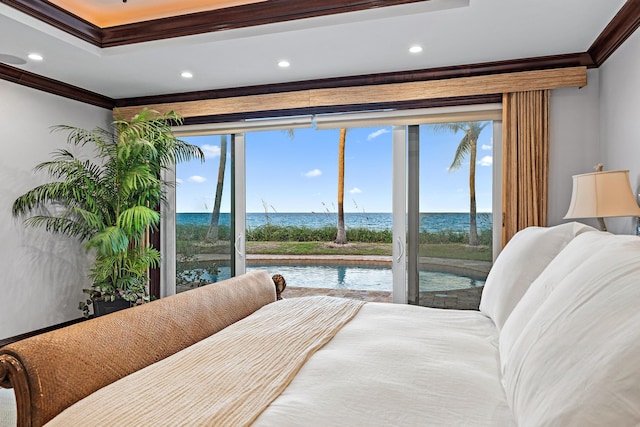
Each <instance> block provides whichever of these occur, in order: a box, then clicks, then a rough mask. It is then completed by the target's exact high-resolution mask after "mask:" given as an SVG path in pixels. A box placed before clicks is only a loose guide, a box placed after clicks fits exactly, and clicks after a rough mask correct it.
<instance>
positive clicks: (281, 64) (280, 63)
mask: <svg viewBox="0 0 640 427" xmlns="http://www.w3.org/2000/svg"><path fill="white" fill-rule="evenodd" d="M289 66H291V64H290V63H289V61H285V60H282V61H280V62H278V67H280V68H287V67H289Z"/></svg>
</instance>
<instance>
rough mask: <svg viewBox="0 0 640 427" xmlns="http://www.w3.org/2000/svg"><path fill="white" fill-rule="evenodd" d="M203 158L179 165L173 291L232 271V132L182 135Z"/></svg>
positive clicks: (210, 281)
mask: <svg viewBox="0 0 640 427" xmlns="http://www.w3.org/2000/svg"><path fill="white" fill-rule="evenodd" d="M182 139H183V140H185V141H187V142H189V143H191V144H195V145H198V146H199V147H200V148H201V149H202V151H203V152H204V153H205V162H204V163H202V162H200V161H191V162H184V163H179V164H178V165H177V166H176V179H175V182H176V187H175V212H176V214H175V291H176V292H182V291H186V290H189V289H192V288H194V287H198V286H201V285H204V284H207V283H212V282H217V281H219V280H223V279H227V278H229V277H231V276H232V275H233V270H234V217H233V213H234V209H233V203H232V194H233V187H234V180H233V178H232V177H233V173H232V172H233V171H232V169H233V156H232V153H233V148H234V147H233V145H234V137H233V135H205V136H191V137H182Z"/></svg>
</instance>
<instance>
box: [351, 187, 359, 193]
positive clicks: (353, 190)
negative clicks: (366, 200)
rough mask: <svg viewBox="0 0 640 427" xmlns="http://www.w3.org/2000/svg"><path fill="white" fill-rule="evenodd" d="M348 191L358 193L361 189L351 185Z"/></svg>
mask: <svg viewBox="0 0 640 427" xmlns="http://www.w3.org/2000/svg"><path fill="white" fill-rule="evenodd" d="M349 193H351V194H360V193H362V190H361V189H359V188H358V187H353V188H352V189H351V190H349Z"/></svg>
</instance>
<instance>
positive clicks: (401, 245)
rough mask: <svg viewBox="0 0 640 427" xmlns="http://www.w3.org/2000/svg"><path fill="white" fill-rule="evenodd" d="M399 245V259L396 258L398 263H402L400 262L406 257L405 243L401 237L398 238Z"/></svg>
mask: <svg viewBox="0 0 640 427" xmlns="http://www.w3.org/2000/svg"><path fill="white" fill-rule="evenodd" d="M397 243H398V257H397V258H396V262H400V260H401V259H402V256H403V255H404V243H403V242H402V239H400V237H398V240H397Z"/></svg>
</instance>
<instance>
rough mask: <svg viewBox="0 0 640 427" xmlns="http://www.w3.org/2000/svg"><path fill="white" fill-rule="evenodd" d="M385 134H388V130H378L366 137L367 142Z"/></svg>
mask: <svg viewBox="0 0 640 427" xmlns="http://www.w3.org/2000/svg"><path fill="white" fill-rule="evenodd" d="M385 133H389V129H379V130H377V131H375V132H372V133H370V134H369V135H368V136H367V141H371V140H372V139H374V138H377V137H379V136H380V135H384V134H385Z"/></svg>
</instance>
